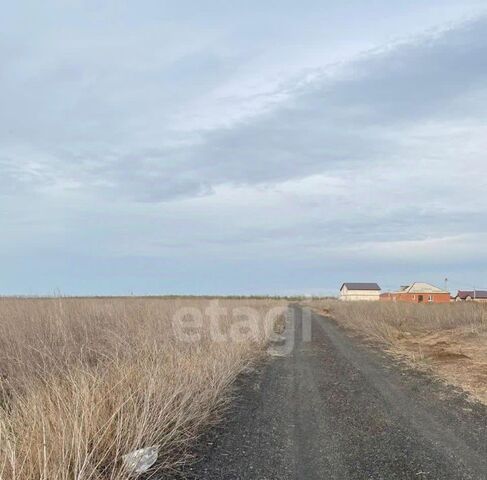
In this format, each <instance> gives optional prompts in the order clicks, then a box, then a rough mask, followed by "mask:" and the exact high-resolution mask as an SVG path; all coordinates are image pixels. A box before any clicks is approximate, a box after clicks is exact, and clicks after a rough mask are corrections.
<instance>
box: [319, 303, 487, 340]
mask: <svg viewBox="0 0 487 480" xmlns="http://www.w3.org/2000/svg"><path fill="white" fill-rule="evenodd" d="M320 307H321V308H323V309H327V310H328V311H329V312H331V313H332V315H333V316H334V317H335V318H336V319H337V320H338V321H339V323H340V324H341V325H344V326H345V327H347V328H349V329H351V330H354V331H357V332H360V333H361V334H363V335H364V336H366V337H368V338H370V339H373V340H378V341H381V342H385V343H393V342H394V341H395V340H396V339H397V338H398V337H402V336H404V335H421V334H425V333H431V332H438V331H444V330H448V329H461V330H462V331H464V332H466V333H468V332H471V333H474V334H481V333H484V332H486V331H487V307H486V306H485V305H482V304H478V303H474V302H464V303H451V304H437V305H424V304H423V305H417V304H410V303H404V302H397V303H396V302H339V301H328V302H322V303H321V304H320Z"/></svg>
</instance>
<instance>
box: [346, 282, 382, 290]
mask: <svg viewBox="0 0 487 480" xmlns="http://www.w3.org/2000/svg"><path fill="white" fill-rule="evenodd" d="M343 285H345V286H346V287H347V288H348V289H349V290H380V287H379V285H377V283H351V282H345V283H344V284H343ZM343 285H342V286H341V288H340V290H341V289H342V288H343Z"/></svg>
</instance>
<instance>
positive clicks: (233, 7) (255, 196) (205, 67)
mask: <svg viewBox="0 0 487 480" xmlns="http://www.w3.org/2000/svg"><path fill="white" fill-rule="evenodd" d="M0 233H1V235H0V265H1V269H0V294H3V295H10V294H24V295H44V294H56V293H61V294H65V295H127V294H137V295H145V294H283V295H292V294H312V295H320V294H336V293H337V291H338V289H339V287H340V286H341V284H342V283H343V282H345V281H350V282H354V281H355V282H360V281H364V282H379V284H380V285H381V287H382V288H383V289H384V290H391V289H396V288H398V287H399V285H404V284H408V283H411V282H413V281H425V282H429V283H433V284H436V285H438V286H443V285H444V279H445V278H448V279H449V282H448V287H449V288H450V289H451V290H452V291H454V290H456V289H471V288H477V289H481V288H486V289H487V248H486V246H487V4H486V2H485V1H484V0H482V1H479V0H476V1H471V0H465V1H463V2H458V1H457V0H455V1H453V0H429V1H425V0H421V1H420V0H411V1H409V2H402V1H397V0H368V1H358V0H350V1H347V2H343V1H338V0H335V1H329V0H320V1H318V0H316V1H311V0H301V1H300V2H297V1H289V0H279V1H277V0H268V1H265V2H263V1H261V0H259V1H257V0H245V1H234V2H228V1H223V0H221V1H217V0H206V1H204V2H201V1H199V0H192V1H189V0H178V1H166V0H141V1H138V2H133V1H125V0H117V1H111V0H107V1H104V2H99V1H92V0H87V1H78V0H62V1H61V0H59V1H55V0H45V1H43V2H38V1H27V0H19V1H16V2H5V3H4V5H3V6H2V15H1V16H0Z"/></svg>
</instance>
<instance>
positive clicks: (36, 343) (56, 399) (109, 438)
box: [0, 298, 284, 480]
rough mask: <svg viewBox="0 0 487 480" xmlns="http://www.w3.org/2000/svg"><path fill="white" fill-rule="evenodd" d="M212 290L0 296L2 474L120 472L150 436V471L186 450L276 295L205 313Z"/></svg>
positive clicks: (85, 477)
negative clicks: (190, 295) (205, 293)
mask: <svg viewBox="0 0 487 480" xmlns="http://www.w3.org/2000/svg"><path fill="white" fill-rule="evenodd" d="M209 302H210V301H209V300H206V299H177V298H176V299H157V298H153V299H151V298H144V299H142V298H125V299H124V298H119V299H62V298H59V299H0V479H1V480H68V479H70V480H73V479H76V480H102V479H103V480H106V479H117V480H120V479H124V478H129V477H131V472H129V471H128V469H127V467H126V465H125V464H124V462H123V460H122V457H123V455H125V454H127V453H129V452H131V451H134V450H136V449H140V448H145V447H150V446H154V445H157V446H158V449H159V460H158V462H157V464H156V466H155V469H154V470H153V472H156V471H157V472H158V473H160V472H161V471H163V472H166V473H167V472H170V471H172V469H174V468H175V467H176V466H177V465H178V464H179V463H181V462H184V461H187V460H188V458H189V456H190V451H191V445H192V442H194V440H195V438H197V437H198V435H200V434H201V433H202V432H203V431H204V430H205V429H206V428H207V427H208V426H209V425H210V424H212V423H213V422H214V421H215V420H216V419H217V418H218V415H219V414H221V412H222V409H223V408H224V406H225V405H226V403H227V402H228V400H229V398H231V394H232V384H233V382H234V380H235V378H236V376H237V375H239V374H240V373H241V372H242V371H244V370H245V369H246V368H248V367H249V366H250V365H252V363H253V362H254V361H255V360H256V359H258V358H259V356H260V355H262V354H263V351H264V348H263V347H264V345H265V344H266V341H267V338H268V336H269V335H270V333H271V330H272V325H271V326H269V322H264V321H263V318H264V316H265V314H266V313H267V312H268V311H269V309H270V308H271V307H276V306H278V305H282V304H284V302H280V301H276V300H259V299H241V300H220V301H219V305H220V307H223V309H224V310H223V312H222V314H221V315H220V317H219V318H217V317H211V318H216V320H215V321H213V320H212V321H210V317H209V316H208V315H207V314H205V309H206V308H207V307H208V305H209ZM236 308H237V309H239V310H235V309H236ZM249 308H250V309H251V310H249ZM182 309H183V310H182ZM184 309H186V310H184ZM188 309H189V310H188ZM191 309H193V310H191ZM198 312H201V316H199V313H198ZM188 314H192V315H193V317H192V318H188V316H187V315H188ZM249 314H252V315H254V317H255V316H256V315H257V316H258V327H257V329H253V328H250V327H249V324H248V323H245V321H246V320H245V318H246V317H245V316H246V315H247V316H248V315H249ZM175 315H176V317H175ZM175 318H178V321H177V322H176V323H175V321H174V319H175ZM175 325H176V326H175ZM250 325H251V326H254V323H251V324H250ZM132 473H133V472H132Z"/></svg>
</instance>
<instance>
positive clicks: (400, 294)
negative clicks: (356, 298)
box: [380, 282, 451, 303]
mask: <svg viewBox="0 0 487 480" xmlns="http://www.w3.org/2000/svg"><path fill="white" fill-rule="evenodd" d="M380 299H381V301H383V302H408V303H450V300H451V299H450V292H447V291H446V290H442V289H441V288H438V287H435V286H434V285H430V284H429V283H423V282H415V283H413V284H412V285H406V286H403V287H401V289H400V290H399V291H397V292H390V293H383V294H382V295H381V296H380Z"/></svg>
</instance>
